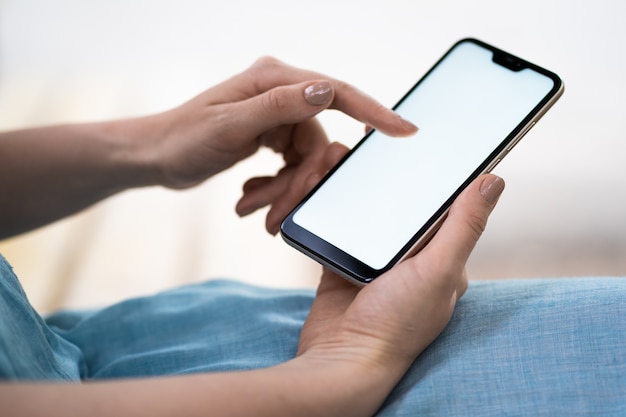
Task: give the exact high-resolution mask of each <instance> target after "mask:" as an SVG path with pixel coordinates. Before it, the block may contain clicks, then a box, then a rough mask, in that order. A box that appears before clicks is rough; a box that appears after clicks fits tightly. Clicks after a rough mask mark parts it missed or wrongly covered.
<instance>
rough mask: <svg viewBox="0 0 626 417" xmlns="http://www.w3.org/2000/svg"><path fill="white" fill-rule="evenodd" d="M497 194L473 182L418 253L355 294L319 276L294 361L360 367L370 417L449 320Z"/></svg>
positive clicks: (499, 186)
mask: <svg viewBox="0 0 626 417" xmlns="http://www.w3.org/2000/svg"><path fill="white" fill-rule="evenodd" d="M503 189H504V182H503V181H502V179H500V178H499V177H496V176H494V175H484V176H482V177H480V178H478V179H477V180H476V181H474V182H473V183H472V184H471V185H470V186H469V187H468V188H467V189H466V190H465V191H464V192H463V193H462V194H461V195H460V196H459V197H458V198H457V200H456V201H455V202H454V204H453V205H452V207H451V208H450V211H449V214H448V217H447V218H446V220H445V221H444V223H443V225H442V226H441V229H440V230H439V231H438V232H437V234H436V235H435V236H434V237H433V239H432V240H431V241H430V242H429V243H428V245H427V246H426V247H425V248H424V249H423V250H421V251H420V252H419V253H418V254H416V255H415V256H414V257H412V258H410V259H407V260H405V261H404V262H402V263H400V264H398V265H396V266H395V267H394V268H392V269H391V270H390V271H388V272H387V273H385V274H384V275H382V276H380V277H379V278H377V279H376V280H374V281H373V282H372V283H370V284H369V285H367V286H366V287H364V288H362V289H359V288H357V287H355V286H354V285H352V284H350V283H348V282H347V281H345V280H343V279H341V278H339V277H338V276H336V275H335V274H333V273H332V272H330V271H327V270H325V271H324V274H323V276H322V281H321V283H320V285H319V288H318V292H317V297H316V299H315V301H314V304H313V307H312V309H311V312H310V315H309V317H308V319H307V322H306V324H305V325H304V328H303V330H302V333H301V337H300V346H299V352H298V354H299V357H300V358H302V359H306V360H311V361H312V362H313V363H315V364H316V366H318V367H320V368H323V367H324V366H331V365H330V364H343V365H344V366H345V367H349V366H350V365H352V366H351V371H350V372H351V373H354V372H355V369H361V375H360V378H361V379H360V381H361V382H362V384H364V385H365V387H362V388H363V389H364V390H368V389H369V394H368V395H364V396H362V397H361V398H362V399H363V400H362V401H369V405H370V408H369V409H368V410H367V411H369V412H370V413H373V412H374V411H375V410H376V409H377V407H378V406H380V404H381V403H382V401H383V400H384V398H385V397H386V395H387V394H388V393H389V392H390V391H391V389H392V388H393V387H394V386H395V384H396V383H397V382H398V380H399V379H400V378H401V377H402V375H403V374H404V373H405V372H406V371H407V369H408V368H409V366H410V365H411V363H412V362H413V361H414V360H415V358H416V357H417V356H418V355H419V354H420V353H421V352H422V351H423V350H424V349H425V348H426V347H427V346H428V345H429V344H430V343H431V342H432V341H433V340H434V339H435V338H436V337H437V336H438V335H439V334H440V333H441V332H442V331H443V329H444V328H445V326H446V325H447V323H448V321H449V320H450V317H451V315H452V312H453V310H454V307H455V304H456V302H457V300H458V299H459V298H460V297H461V296H462V295H463V293H464V292H465V290H466V289H467V285H468V283H467V277H466V274H465V264H466V262H467V260H468V258H469V255H470V253H471V251H472V250H473V248H474V245H475V244H476V242H477V241H478V239H479V237H480V235H481V233H482V232H483V230H484V228H485V226H486V224H487V218H488V217H489V214H490V213H491V211H492V209H493V207H494V205H495V203H496V202H497V199H498V197H499V195H500V193H501V192H502V190H503ZM338 368H339V369H341V367H338ZM338 372H339V371H338ZM357 372H358V371H357ZM358 380H359V378H354V381H358ZM356 387H357V385H356V383H355V389H356ZM366 387H369V388H366ZM361 405H363V406H365V404H361Z"/></svg>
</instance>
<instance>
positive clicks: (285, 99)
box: [0, 58, 415, 238]
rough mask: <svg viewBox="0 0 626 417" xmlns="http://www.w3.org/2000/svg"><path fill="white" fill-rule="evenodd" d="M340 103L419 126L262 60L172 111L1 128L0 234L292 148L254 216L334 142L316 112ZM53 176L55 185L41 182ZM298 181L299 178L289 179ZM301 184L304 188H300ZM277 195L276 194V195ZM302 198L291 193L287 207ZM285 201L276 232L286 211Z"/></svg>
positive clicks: (363, 115) (327, 82)
mask: <svg viewBox="0 0 626 417" xmlns="http://www.w3.org/2000/svg"><path fill="white" fill-rule="evenodd" d="M327 108H331V109H337V110H340V111H342V112H344V113H346V114H347V115H349V116H352V117H354V118H356V119H357V120H360V121H362V122H364V123H366V124H367V125H369V126H372V127H375V128H378V129H379V130H381V131H383V132H385V133H387V134H389V135H394V136H401V135H408V134H411V133H413V132H414V131H415V127H414V126H413V125H412V124H410V123H408V122H406V121H404V120H403V119H401V118H400V117H398V116H397V115H396V114H395V113H394V112H392V111H391V110H389V109H386V108H384V107H383V106H381V105H380V104H378V103H377V102H376V101H374V100H372V99H371V98H369V97H368V96H366V95H365V94H363V93H361V92H360V91H358V90H357V89H355V88H354V87H352V86H350V85H348V84H346V83H344V82H341V81H338V80H335V79H333V78H330V77H327V76H325V75H322V74H318V73H315V72H311V71H305V70H302V69H298V68H294V67H291V66H288V65H285V64H283V63H281V62H279V61H277V60H275V59H273V58H262V59H260V60H259V61H257V62H256V63H255V64H254V65H252V66H251V67H250V68H249V69H247V70H245V71H244V72H242V73H240V74H238V75H236V76H234V77H232V78H230V79H229V80H226V81H224V82H223V83H221V84H218V85H216V86H215V87H213V88H210V89H208V90H207V91H205V92H203V93H202V94H200V95H198V96H197V97H195V98H193V99H192V100H190V101H188V102H186V103H184V104H182V105H180V106H178V107H176V108H174V109H172V110H169V111H166V112H163V113H159V114H156V115H151V116H145V117H138V118H133V119H126V120H114V121H110V122H100V123H84V124H78V125H76V124H69V125H63V126H48V127H40V128H32V129H24V130H17V131H11V132H3V133H0V142H1V143H2V152H1V153H0V191H2V193H3V194H4V195H7V196H11V198H8V199H7V201H6V202H3V204H2V205H1V206H0V219H1V221H0V226H2V227H0V238H4V237H9V236H12V235H15V234H19V233H22V232H25V231H28V230H31V229H33V228H36V227H38V226H42V225H44V224H47V223H50V222H52V221H54V220H57V219H60V218H63V217H66V216H68V215H70V214H73V213H75V212H77V211H80V210H82V209H84V208H86V207H88V206H89V205H91V204H93V203H95V202H97V201H100V200H102V199H104V198H106V197H109V196H111V195H113V194H115V193H118V192H120V191H124V190H126V189H128V188H133V187H142V186H149V185H163V186H166V187H171V188H186V187H190V186H192V185H194V184H198V183H200V182H202V181H204V180H206V179H207V178H209V177H210V176H212V175H214V174H216V173H218V172H220V171H222V170H224V169H226V168H228V167H230V166H232V165H233V164H235V163H237V162H238V161H240V160H242V159H244V158H246V157H247V156H249V155H251V154H253V153H254V152H255V151H256V150H257V149H258V148H259V147H260V146H267V147H270V148H272V149H274V150H275V151H277V152H280V153H282V154H283V157H284V159H285V169H284V170H283V171H281V173H280V174H279V175H278V177H277V178H276V180H262V181H253V182H251V183H250V184H248V186H247V187H248V189H253V188H254V189H256V190H257V193H256V196H257V197H259V196H260V197H261V200H259V199H258V198H257V199H252V200H250V199H249V200H248V201H242V202H240V204H239V205H238V206H237V210H238V212H239V213H240V214H246V213H250V212H252V211H254V210H255V209H257V208H259V207H261V206H263V205H265V204H267V202H264V201H263V199H266V198H267V197H263V193H264V192H265V191H266V190H271V193H272V198H271V199H272V201H271V203H275V202H276V203H277V200H276V199H277V197H276V196H277V195H281V193H282V192H284V191H285V190H287V188H285V187H286V186H287V185H288V183H290V182H291V179H294V180H295V184H297V183H298V182H299V181H300V180H301V178H303V177H304V176H305V175H304V174H303V173H305V172H308V171H310V170H311V169H313V168H312V167H313V166H316V165H318V161H319V158H320V155H321V154H322V153H323V151H324V149H325V148H326V146H327V145H328V140H327V138H326V135H325V134H324V132H323V131H322V129H321V127H320V126H319V124H318V122H317V121H316V120H315V119H314V117H315V115H316V114H318V113H319V112H321V111H322V110H324V109H327ZM42 178H45V179H46V181H41V179H42ZM286 179H289V181H286ZM294 187H296V188H297V186H296V185H294ZM268 192H269V191H268ZM296 202H297V201H293V198H291V199H289V198H288V199H285V203H284V204H286V205H285V207H286V206H287V205H289V204H290V205H293V204H295V203H296ZM279 206H280V205H279V204H276V210H274V212H273V214H272V216H270V218H268V228H269V230H271V231H272V232H274V233H275V231H276V226H275V224H276V219H277V218H279V217H280V216H279V214H280V213H281V212H283V211H284V209H283V208H280V207H279Z"/></svg>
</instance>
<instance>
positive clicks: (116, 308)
mask: <svg viewBox="0 0 626 417" xmlns="http://www.w3.org/2000/svg"><path fill="white" fill-rule="evenodd" d="M313 297H314V293H313V291H309V290H278V289H267V288H258V287H253V286H249V285H244V284H241V283H236V282H231V281H208V282H206V283H202V284H197V285H189V286H185V287H182V288H179V289H175V290H172V291H167V292H164V293H161V294H157V295H154V296H150V297H142V298H136V299H131V300H128V301H125V302H122V303H119V304H115V305H113V306H111V307H108V308H104V309H98V310H93V311H80V312H76V311H63V312H59V313H56V314H54V315H52V316H49V317H47V318H46V319H45V320H44V319H42V318H41V317H40V316H39V315H38V314H37V313H36V312H35V311H34V310H33V309H32V307H31V306H30V305H29V304H28V301H27V299H26V296H25V295H24V293H23V291H22V289H21V287H20V285H19V282H18V280H17V278H16V277H15V275H14V274H13V272H12V271H11V268H10V267H9V266H8V264H7V263H6V262H5V261H4V259H3V258H1V256H0V377H1V378H3V379H12V380H15V379H22V380H25V379H26V380H75V381H77V380H81V379H82V380H89V379H102V378H118V377H131V376H151V375H171V374H184V373H192V372H210V371H217V370H239V369H252V368H260V367H267V366H271V365H273V364H276V363H280V362H283V361H285V360H287V359H290V358H291V357H293V355H294V354H295V351H296V348H297V342H298V336H299V331H300V328H301V326H302V323H303V322H304V320H305V318H306V315H307V313H308V310H309V307H310V305H311V302H312V300H313ZM625 317H626V279H617V278H588V279H554V280H519V281H500V282H473V283H471V284H470V287H469V289H468V291H467V293H466V294H465V296H464V297H463V298H462V299H461V300H460V301H459V303H458V304H457V308H456V310H455V312H454V315H453V317H452V320H451V322H450V324H449V325H448V326H447V328H446V329H445V331H444V332H443V333H442V334H441V335H440V337H439V338H437V340H435V342H434V343H433V344H432V345H431V346H430V347H429V348H428V349H427V350H426V351H424V352H423V353H422V355H420V357H419V358H418V359H417V360H416V362H415V363H414V365H413V366H412V368H411V369H410V370H409V372H408V373H407V375H406V376H405V377H404V378H403V380H402V381H401V382H400V383H399V384H398V386H397V387H396V388H395V390H394V391H393V392H392V393H391V395H390V396H389V398H388V399H387V401H386V403H385V405H384V406H383V408H382V409H381V411H380V415H382V416H405V415H406V416H416V415H420V416H421V415H447V416H468V415H481V416H503V415H539V416H543V415H545V416H554V415H568V416H570V415H603V416H605V415H626V399H624V398H625V395H624V393H626V324H625V322H624V318H625Z"/></svg>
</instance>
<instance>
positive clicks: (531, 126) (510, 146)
mask: <svg viewBox="0 0 626 417" xmlns="http://www.w3.org/2000/svg"><path fill="white" fill-rule="evenodd" d="M534 125H535V122H530V124H529V125H528V126H526V128H525V129H524V130H522V133H520V134H519V136H518V137H517V138H516V139H514V140H513V142H511V144H510V145H509V146H507V147H506V151H507V152H508V151H510V150H511V149H513V147H514V146H515V145H517V143H518V142H519V141H520V140H522V138H523V137H524V136H526V133H528V131H529V130H530V129H532V128H533V126H534Z"/></svg>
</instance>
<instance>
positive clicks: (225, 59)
mask: <svg viewBox="0 0 626 417" xmlns="http://www.w3.org/2000/svg"><path fill="white" fill-rule="evenodd" d="M625 19H626V3H624V2H621V1H618V0H612V1H610V0H599V1H595V2H583V1H565V0H561V1H551V0H527V1H525V2H518V1H516V2H512V1H495V0H482V1H452V0H448V1H428V2H427V1H407V0H395V1H394V0H387V1H385V2H380V1H359V2H356V1H354V2H349V1H344V2H341V1H337V0H334V1H327V0H322V1H317V2H295V1H287V0H266V1H263V2H253V1H250V0H249V1H243V0H230V1H228V2H226V1H221V2H210V1H199V0H177V1H172V0H151V1H147V0H146V1H131V0H124V1H122V0H109V1H107V2H86V1H82V0H47V1H41V0H39V1H35V0H4V1H3V0H0V129H3V130H6V129H13V128H20V127H25V126H32V125H41V124H49V123H60V122H80V121H92V120H102V119H110V118H116V117H126V116H135V115H142V114H146V113H150V112H156V111H160V110H164V109H167V108H170V107H173V106H175V105H177V104H179V103H181V102H182V101H185V100H187V99H188V98H191V97H192V96H194V95H196V94H197V93H199V92H201V91H202V90H204V89H206V88H207V87H209V86H211V85H213V84H215V83H218V82H220V81H221V80H223V79H225V78H227V77H229V76H230V75H232V74H234V73H236V72H239V71H241V70H243V69H245V68H246V67H247V66H249V65H250V64H251V63H252V62H254V60H255V59H256V58H258V57H259V56H262V55H273V56H276V57H278V58H280V59H282V60H284V61H286V62H288V63H290V64H293V65H297V66H301V67H306V68H310V69H314V70H317V71H320V72H324V73H327V74H330V75H332V76H334V77H338V78H342V79H344V80H346V81H349V82H350V83H352V84H355V85H357V86H359V87H360V88H361V89H363V90H365V91H367V92H368V93H370V94H371V95H373V96H374V97H376V98H377V99H379V100H380V101H381V102H383V103H384V104H386V105H389V106H391V105H393V104H394V103H395V101H396V100H397V99H399V98H400V97H401V96H402V95H403V93H404V92H405V90H406V89H407V88H408V87H409V86H411V85H412V84H413V83H414V82H415V81H416V80H417V79H418V78H419V77H420V76H421V75H422V74H423V73H424V72H425V71H426V70H427V69H428V68H429V67H430V66H431V65H432V64H433V62H434V61H435V59H437V58H438V57H439V56H440V55H441V54H442V53H443V52H444V51H445V50H447V48H448V47H450V46H451V45H452V43H454V42H455V41H457V40H458V39H460V38H463V37H467V36H472V37H477V38H479V39H482V40H485V41H487V42H489V43H492V44H494V45H496V46H499V47H501V48H503V49H506V50H508V51H510V52H513V53H516V54H517V55H520V56H521V57H523V58H526V59H528V60H530V61H534V62H536V63H538V64H540V65H543V66H545V67H547V68H549V69H551V70H553V71H555V72H557V73H558V74H559V75H561V77H562V78H563V80H564V81H565V85H566V92H565V95H564V97H563V98H562V99H561V101H560V102H559V103H557V105H556V106H555V107H554V108H553V110H551V111H550V112H549V113H548V114H547V116H546V117H545V118H544V119H543V120H542V121H541V122H540V123H539V124H538V125H537V126H536V127H535V128H533V130H532V131H531V132H530V133H529V134H528V135H527V137H526V138H525V139H524V140H523V141H522V142H521V144H520V145H518V147H517V148H516V150H515V151H514V152H512V153H511V154H510V155H509V156H508V157H507V159H506V160H505V161H504V162H503V163H501V164H500V165H499V166H498V168H497V169H496V173H498V174H499V175H501V176H503V177H504V178H505V179H506V181H507V189H506V191H505V194H504V195H503V197H502V199H501V201H500V204H499V206H498V208H497V210H496V212H495V213H494V215H493V216H492V219H491V221H490V224H489V226H488V228H487V232H486V234H485V235H484V237H483V239H482V240H481V242H480V244H479V246H478V248H477V250H476V252H475V254H474V256H473V258H472V260H471V262H470V265H469V273H470V277H471V278H473V279H496V278H511V277H523V278H533V277H542V276H578V275H620V274H624V272H625V271H626V260H625V256H624V255H626V222H625V221H624V220H625V218H626V215H625V213H626V199H625V198H624V190H625V189H626V187H625V185H626V165H625V162H626V147H625V146H624V139H625V134H624V133H623V124H624V117H623V115H624V113H625V105H624V104H623V101H624V97H626V80H625V79H624V74H626V58H625V56H624V54H625V49H626V48H625V42H626V25H625V24H624V21H625ZM321 119H322V122H323V124H324V125H325V127H326V128H327V130H328V132H329V135H330V136H331V138H332V139H334V140H340V141H343V142H345V143H347V144H349V145H351V144H354V143H355V142H356V141H357V140H358V139H359V138H360V136H361V134H362V132H363V127H362V126H360V125H359V124H357V123H355V122H354V121H351V120H349V119H348V118H347V117H345V116H343V115H341V114H337V113H332V112H327V113H325V114H323V115H322V116H321ZM0 152H1V147H0ZM279 163H280V161H279V160H278V159H277V157H276V156H275V155H273V154H271V153H270V152H263V153H261V154H260V155H258V156H257V157H255V158H254V159H252V160H250V161H246V162H244V163H242V164H240V165H238V166H237V167H236V168H235V169H233V170H231V171H229V172H227V173H225V174H222V175H220V176H218V177H216V178H214V179H211V180H210V181H208V182H206V183H205V184H204V185H202V186H200V187H198V188H196V189H193V190H189V191H184V192H174V191H168V190H164V189H160V188H151V189H143V190H137V191H131V192H125V193H122V194H121V195H118V196H116V197H114V198H111V199H110V200H108V201H106V202H104V203H101V204H99V205H97V206H96V207H94V208H92V209H90V210H88V211H86V212H85V213H82V214H80V215H77V216H74V217H72V218H70V219H68V220H65V221H62V222H59V223H56V224H54V225H51V226H49V227H46V228H43V229H40V230H38V231H35V232H32V233H29V234H27V235H24V236H20V237H17V238H14V239H10V240H7V241H4V242H2V243H0V251H1V252H2V253H4V254H5V256H6V257H7V258H8V259H9V260H10V261H11V263H12V264H13V265H14V267H15V269H16V271H17V273H18V275H19V276H20V277H21V279H22V281H23V283H24V285H25V287H26V289H27V292H28V293H29V296H30V297H31V300H32V302H33V303H34V304H35V305H36V306H37V307H38V308H40V309H42V310H44V311H49V310H51V309H53V308H57V307H59V306H69V307H84V306H93V305H101V304H104V303H108V302H112V301H115V300H119V299H121V298H124V297H127V296H132V295H138V294H146V293H151V292H154V291H158V290H160V289H163V288H168V287H171V286H173V285H178V284H180V283H183V282H190V281H198V280H202V279H207V278H214V277H229V278H234V279H241V280H246V281H249V282H255V283H260V284H264V285H274V286H292V287H293V286H312V285H314V284H315V277H316V275H317V273H318V268H317V266H315V265H313V264H312V262H311V261H308V260H307V259H305V257H304V256H302V255H300V254H298V253H297V252H295V251H294V250H292V249H291V248H289V247H287V246H286V245H285V244H284V243H283V242H282V241H281V240H280V238H278V237H270V236H269V235H267V234H266V233H265V232H264V230H263V214H264V213H258V214H257V215H254V216H252V217H251V218H247V219H243V220H240V219H238V218H237V217H236V216H235V215H234V211H233V207H234V204H235V202H236V201H237V199H238V197H239V194H240V187H241V185H242V183H243V181H244V180H245V179H247V178H248V177H250V176H252V175H259V174H270V173H273V172H274V171H275V170H277V169H278V167H279ZM43 180H45V179H44V178H42V181H43ZM1 199H2V196H0V204H2V202H1V201H2V200H1ZM42 209H45V207H42Z"/></svg>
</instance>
